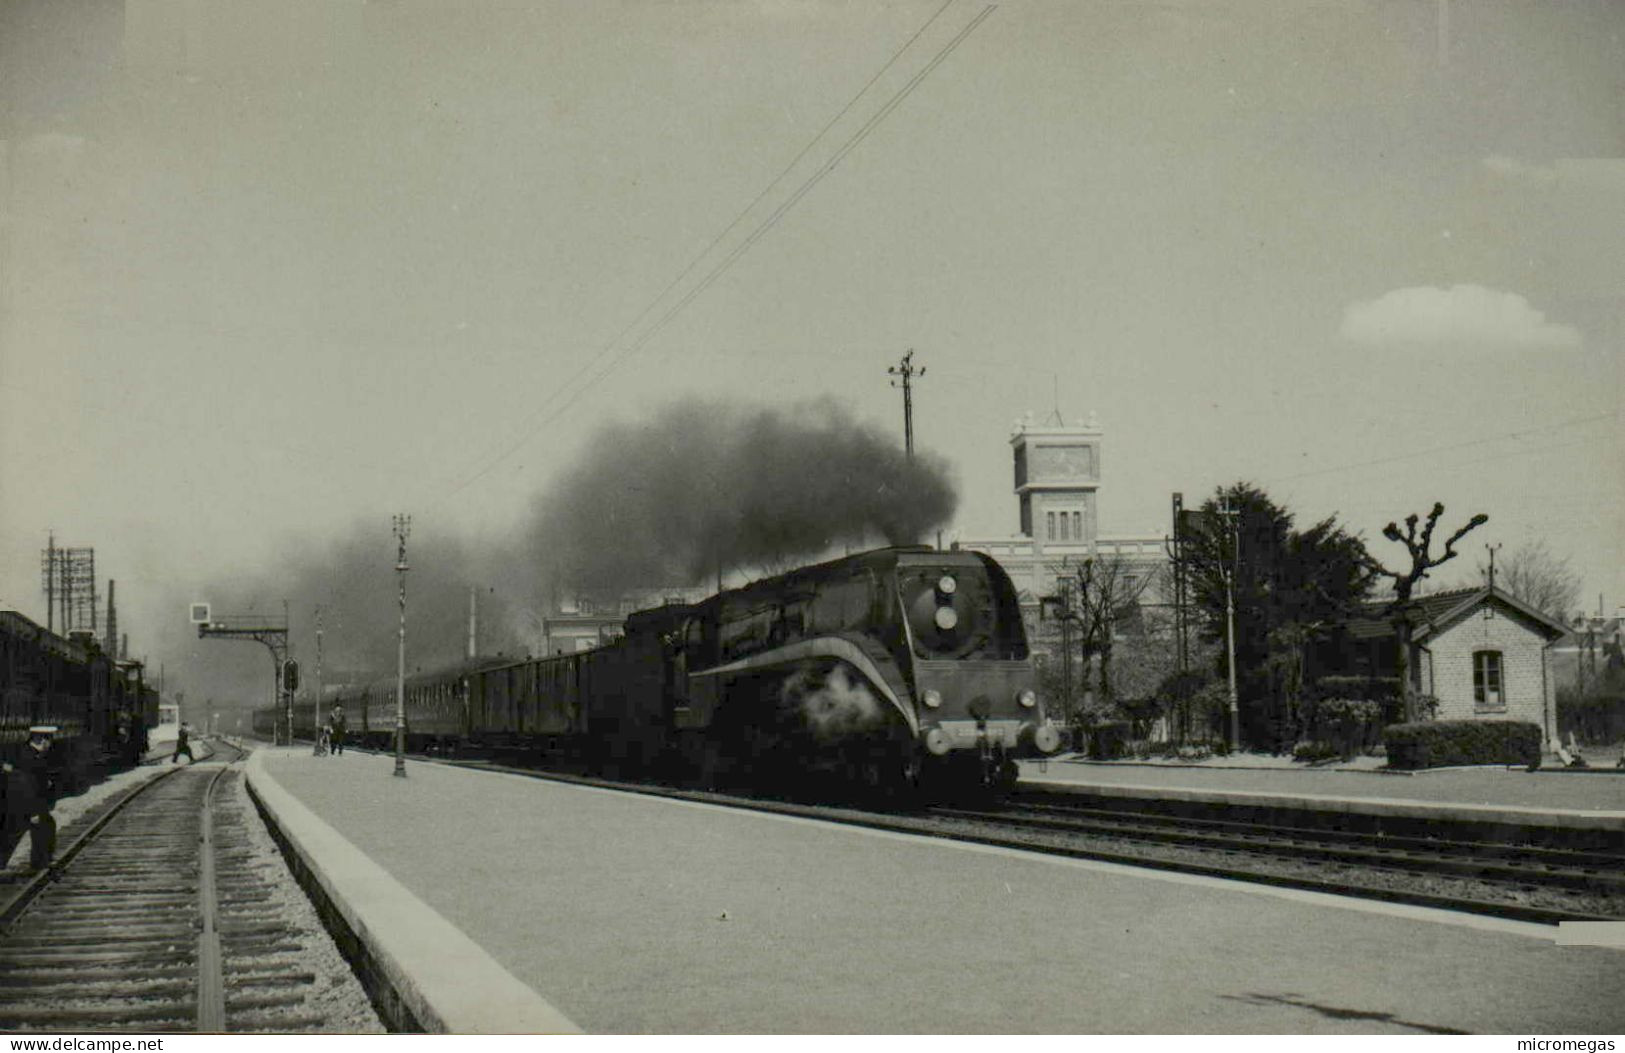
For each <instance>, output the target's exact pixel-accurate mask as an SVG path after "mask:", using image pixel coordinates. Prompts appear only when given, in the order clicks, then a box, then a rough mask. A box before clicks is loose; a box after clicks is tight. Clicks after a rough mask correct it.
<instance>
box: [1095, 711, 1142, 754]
mask: <svg viewBox="0 0 1625 1053" xmlns="http://www.w3.org/2000/svg"><path fill="white" fill-rule="evenodd" d="M1133 731H1134V728H1133V726H1132V725H1131V724H1130V723H1129V722H1128V721H1126V720H1108V721H1104V722H1102V723H1099V724H1095V725H1092V726H1091V727H1089V728H1088V729H1087V733H1088V736H1089V756H1090V757H1092V758H1094V759H1095V760H1115V759H1117V758H1118V757H1122V756H1126V755H1127V754H1128V752H1129V740H1130V738H1131V736H1132V733H1133Z"/></svg>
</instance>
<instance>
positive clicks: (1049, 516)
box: [1044, 512, 1055, 541]
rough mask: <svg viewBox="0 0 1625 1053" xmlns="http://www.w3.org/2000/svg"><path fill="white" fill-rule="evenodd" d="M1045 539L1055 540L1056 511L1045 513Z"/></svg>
mask: <svg viewBox="0 0 1625 1053" xmlns="http://www.w3.org/2000/svg"><path fill="white" fill-rule="evenodd" d="M1044 539H1045V540H1046V541H1054V540H1055V513H1054V512H1045V513H1044Z"/></svg>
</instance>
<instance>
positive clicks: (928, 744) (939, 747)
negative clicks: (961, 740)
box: [925, 728, 953, 757]
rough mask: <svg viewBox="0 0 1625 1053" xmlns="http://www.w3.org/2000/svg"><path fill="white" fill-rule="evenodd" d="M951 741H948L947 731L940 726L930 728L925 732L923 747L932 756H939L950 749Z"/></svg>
mask: <svg viewBox="0 0 1625 1053" xmlns="http://www.w3.org/2000/svg"><path fill="white" fill-rule="evenodd" d="M952 746H953V743H951V742H949V741H948V733H947V732H946V731H943V730H942V729H941V728H932V729H931V730H929V731H927V732H926V733H925V748H926V749H927V750H928V751H929V752H930V753H931V755H932V756H934V757H940V756H942V755H943V754H945V753H947V752H948V750H949V749H951V748H952Z"/></svg>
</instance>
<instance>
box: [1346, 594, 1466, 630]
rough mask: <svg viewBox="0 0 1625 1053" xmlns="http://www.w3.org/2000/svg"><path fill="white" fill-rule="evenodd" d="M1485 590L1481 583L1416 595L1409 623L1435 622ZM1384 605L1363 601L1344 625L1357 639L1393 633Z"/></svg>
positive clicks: (1416, 624)
mask: <svg viewBox="0 0 1625 1053" xmlns="http://www.w3.org/2000/svg"><path fill="white" fill-rule="evenodd" d="M1486 591H1487V590H1486V589H1484V588H1482V587H1474V588H1466V589H1451V590H1450V591H1448V592H1435V593H1430V594H1429V595H1426V596H1419V597H1417V598H1416V599H1414V600H1412V601H1411V603H1412V607H1411V609H1410V611H1409V612H1408V617H1409V620H1410V623H1411V625H1412V626H1413V627H1415V626H1422V625H1428V624H1430V623H1432V622H1436V621H1438V620H1439V619H1441V618H1443V617H1444V616H1445V615H1447V614H1449V613H1450V612H1451V611H1453V610H1455V609H1456V608H1457V607H1460V606H1461V605H1462V604H1463V603H1466V602H1467V601H1468V600H1469V599H1471V598H1472V597H1473V596H1475V595H1476V594H1478V593H1481V592H1486ZM1387 606H1388V603H1387V601H1382V602H1378V603H1368V604H1366V605H1365V606H1364V607H1363V608H1362V609H1361V611H1360V613H1359V614H1358V615H1356V616H1355V617H1353V618H1350V619H1349V620H1348V622H1347V623H1345V626H1344V627H1345V628H1346V629H1347V630H1348V634H1349V635H1350V636H1351V637H1353V638H1354V639H1356V640H1372V639H1378V638H1381V637H1384V636H1392V635H1394V625H1393V621H1392V619H1391V616H1390V615H1389V614H1388V613H1387V609H1386V608H1387Z"/></svg>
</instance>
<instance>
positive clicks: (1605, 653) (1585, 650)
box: [1552, 605, 1625, 691]
mask: <svg viewBox="0 0 1625 1053" xmlns="http://www.w3.org/2000/svg"><path fill="white" fill-rule="evenodd" d="M1599 606H1600V605H1599ZM1621 671H1625V608H1619V609H1616V610H1615V611H1614V614H1613V616H1612V617H1604V616H1603V615H1602V614H1601V613H1600V611H1599V613H1598V614H1595V615H1588V614H1582V615H1580V616H1579V617H1577V618H1575V619H1574V621H1573V623H1572V624H1571V625H1570V626H1569V631H1568V632H1567V633H1566V634H1564V635H1563V636H1562V637H1561V638H1560V639H1559V640H1558V641H1557V642H1556V643H1554V644H1552V675H1553V676H1554V677H1555V678H1556V680H1557V686H1558V687H1560V688H1563V687H1566V688H1569V689H1571V690H1576V691H1589V690H1592V689H1594V688H1595V687H1596V686H1597V685H1599V684H1602V683H1604V682H1607V681H1610V680H1612V679H1615V678H1618V677H1619V676H1620V674H1621Z"/></svg>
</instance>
